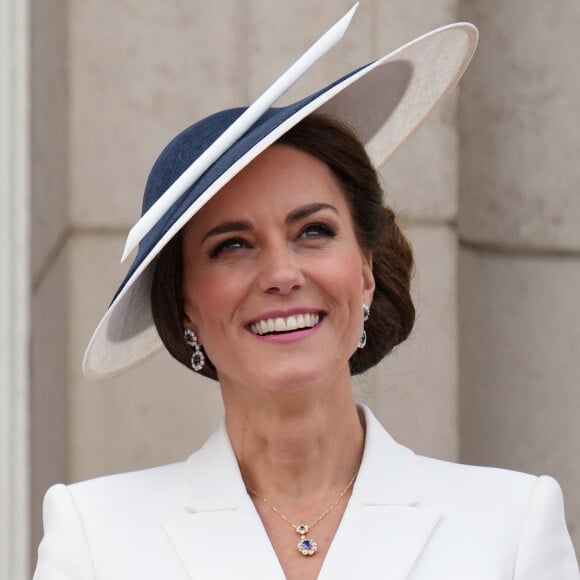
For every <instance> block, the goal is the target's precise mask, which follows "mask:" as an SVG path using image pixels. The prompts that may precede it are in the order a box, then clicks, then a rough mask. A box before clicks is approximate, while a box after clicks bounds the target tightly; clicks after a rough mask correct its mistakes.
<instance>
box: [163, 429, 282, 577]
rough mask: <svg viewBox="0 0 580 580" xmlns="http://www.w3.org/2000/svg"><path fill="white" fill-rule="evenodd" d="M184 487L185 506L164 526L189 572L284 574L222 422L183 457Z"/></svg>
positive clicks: (209, 574)
mask: <svg viewBox="0 0 580 580" xmlns="http://www.w3.org/2000/svg"><path fill="white" fill-rule="evenodd" d="M183 492H184V497H185V505H184V509H183V511H182V512H181V513H178V514H176V515H175V516H174V517H171V518H167V519H165V521H164V522H163V526H164V528H165V530H166V532H167V534H168V536H169V538H170V540H171V542H172V543H173V545H174V547H175V549H176V551H177V554H178V555H179V557H180V559H181V561H182V563H183V566H184V568H185V570H186V571H187V573H188V575H189V576H190V577H191V578H203V579H204V580H205V579H213V578H215V579H223V578H268V579H272V580H276V579H280V580H283V578H284V574H283V572H282V568H281V567H280V564H279V562H278V559H277V558H276V554H275V552H274V550H273V548H272V545H271V544H270V541H269V538H268V536H267V534H266V531H265V530H264V527H263V525H262V522H261V520H260V518H259V516H258V514H257V512H256V510H255V508H254V505H253V503H252V501H251V499H250V498H249V496H248V494H247V492H246V488H245V486H244V483H243V481H242V478H241V475H240V471H239V468H238V464H237V461H236V458H235V455H234V452H233V450H232V447H231V443H230V441H229V437H228V434H227V431H226V428H225V425H223V424H222V426H221V427H220V429H219V430H218V431H217V432H216V433H214V434H213V435H212V436H211V437H210V438H209V439H208V440H207V442H206V443H205V445H204V446H203V447H202V448H201V449H200V450H199V451H197V452H196V453H194V454H193V455H192V456H191V457H190V458H189V459H188V460H187V463H186V475H185V478H184V490H183Z"/></svg>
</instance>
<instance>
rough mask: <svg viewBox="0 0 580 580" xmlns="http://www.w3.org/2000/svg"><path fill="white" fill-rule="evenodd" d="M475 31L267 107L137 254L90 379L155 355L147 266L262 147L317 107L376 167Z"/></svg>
mask: <svg viewBox="0 0 580 580" xmlns="http://www.w3.org/2000/svg"><path fill="white" fill-rule="evenodd" d="M477 36H478V33H477V29H476V28H475V27H474V26H473V25H471V24H468V23H456V24H451V25H448V26H445V27H443V28H439V29H437V30H434V31H432V32H430V33H427V34H425V35H423V36H421V37H419V38H417V39H415V40H413V41H411V42H409V43H408V44H405V45H404V46H402V47H400V48H399V49H397V50H395V51H393V52H392V53H390V54H388V55H387V56H385V57H383V58H381V59H379V60H376V61H374V62H372V63H370V64H368V65H366V66H364V67H362V68H360V69H358V70H357V71H355V72H353V73H351V74H349V75H347V76H346V77H344V78H342V79H340V80H339V81H337V82H335V83H333V84H331V85H329V86H328V87H326V88H324V89H322V90H321V91H319V92H317V93H314V94H313V95H310V96H308V97H306V98H304V99H302V100H301V101H299V102H297V103H294V104H293V105H289V106H288V107H283V108H280V109H272V110H271V111H269V113H268V114H266V115H265V116H264V119H263V120H262V119H261V120H260V121H258V123H256V125H254V126H253V127H252V128H251V129H250V130H249V131H248V132H247V134H245V135H243V136H242V137H241V138H240V139H239V140H238V141H237V142H236V143H235V144H234V145H233V146H232V147H231V148H230V149H229V150H228V151H226V153H224V155H223V156H222V158H220V159H219V160H218V161H217V162H216V164H215V165H216V167H212V171H209V170H208V172H206V174H205V175H204V179H203V180H199V183H196V184H194V185H193V186H192V190H196V189H197V191H195V194H194V195H187V194H186V195H184V196H183V198H182V199H180V200H179V201H178V203H176V204H175V205H174V207H172V209H171V211H170V212H168V215H167V216H165V217H164V219H163V223H160V224H159V225H158V227H155V228H154V229H153V230H152V231H151V232H150V233H149V234H148V236H147V237H146V238H145V239H143V241H142V242H141V244H140V247H139V252H138V254H137V257H136V258H135V260H134V262H133V264H132V266H131V268H130V270H129V273H128V274H127V276H126V278H125V280H124V281H123V283H122V284H121V286H120V288H119V290H118V291H117V294H116V296H115V298H114V299H113V301H112V303H111V305H110V306H109V309H108V310H107V312H106V313H105V315H104V316H103V318H102V319H101V321H100V323H99V325H98V326H97V328H96V330H95V332H94V334H93V336H92V338H91V340H90V342H89V345H88V347H87V350H86V352H85V357H84V360H83V372H84V374H85V376H86V377H87V378H90V379H104V378H107V377H110V376H114V375H116V374H119V373H121V372H124V371H126V370H128V369H129V368H131V367H133V366H135V365H138V364H140V363H141V362H143V361H144V360H145V359H147V358H148V357H150V356H151V355H153V354H155V353H156V352H158V351H159V350H160V349H161V347H162V343H161V339H160V338H159V335H158V333H157V330H156V328H155V325H154V323H153V318H152V313H151V302H150V290H151V280H152V275H153V267H152V263H153V262H154V260H155V258H156V257H157V256H158V255H159V252H160V251H161V250H162V249H163V247H164V246H165V245H166V244H167V243H168V242H169V240H170V239H171V238H173V237H174V236H175V235H176V233H177V232H178V231H179V230H180V229H181V228H182V227H183V226H184V225H185V224H186V223H187V222H188V221H189V220H190V219H191V218H192V217H193V216H194V215H195V214H196V213H197V212H198V211H199V210H200V209H201V208H202V207H203V206H204V205H205V204H206V203H207V202H208V201H209V200H210V199H211V198H212V197H213V196H214V195H215V194H216V193H218V192H219V191H220V189H222V188H223V187H224V185H225V184H226V183H228V182H229V181H230V180H231V179H232V178H233V177H234V176H235V175H237V174H238V173H239V172H240V171H241V170H242V169H243V168H244V167H246V166H247V165H248V164H249V163H250V162H251V161H252V160H253V159H255V158H256V157H257V156H258V155H259V154H260V153H262V152H263V151H264V150H265V149H266V148H267V147H269V146H270V145H272V144H273V143H274V142H275V141H277V140H278V139H279V138H280V137H281V136H282V135H284V134H285V133H286V132H287V131H289V130H290V129H291V128H292V127H294V126H295V125H297V124H298V123H299V122H300V121H301V120H302V119H304V118H305V117H307V116H308V115H310V114H312V113H314V112H316V113H320V114H324V115H329V116H332V117H334V118H336V119H338V120H339V121H341V122H343V123H345V124H346V125H348V126H350V127H351V128H352V129H353V130H354V131H355V132H356V133H357V135H358V136H359V138H360V140H361V141H362V142H363V144H364V145H365V148H366V150H367V153H368V155H369V157H370V159H371V162H372V163H373V165H374V166H375V167H377V168H378V167H380V166H381V165H382V164H383V163H384V162H385V160H386V159H387V158H388V157H389V156H390V155H391V154H392V153H393V152H394V151H395V149H396V148H397V147H398V146H399V145H400V144H401V143H402V142H403V141H404V140H405V139H406V138H407V137H408V136H409V135H410V134H411V133H412V132H413V131H414V130H415V129H416V128H417V127H418V126H419V124H420V123H421V122H422V121H423V119H424V118H425V117H426V116H427V115H428V113H429V112H430V111H431V110H432V109H433V107H434V106H435V105H436V104H437V102H438V101H439V100H440V99H441V98H443V97H444V96H445V95H446V94H447V93H449V91H451V90H452V89H453V88H454V87H455V85H456V84H457V82H458V81H459V79H460V78H461V75H462V74H463V72H464V71H465V69H466V68H467V66H468V64H469V62H470V61H471V58H472V56H473V53H474V51H475V47H476V45H477Z"/></svg>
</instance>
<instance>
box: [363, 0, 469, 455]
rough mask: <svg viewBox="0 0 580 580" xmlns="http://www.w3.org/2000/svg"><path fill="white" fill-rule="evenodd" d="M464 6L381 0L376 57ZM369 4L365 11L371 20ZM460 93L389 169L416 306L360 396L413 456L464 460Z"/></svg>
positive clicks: (389, 196)
mask: <svg viewBox="0 0 580 580" xmlns="http://www.w3.org/2000/svg"><path fill="white" fill-rule="evenodd" d="M456 8H457V2H456V1H455V0H437V1H435V2H428V3H425V2H408V1H406V0H397V1H393V2H376V3H375V10H376V13H375V14H374V15H373V16H372V22H371V25H372V30H373V36H372V37H371V38H373V39H374V40H373V46H372V51H373V56H375V57H376V56H379V55H383V54H386V53H387V52H388V51H389V50H391V49H394V48H397V47H398V46H400V45H401V44H403V43H404V42H407V41H408V40H411V39H412V38H414V37H416V36H419V35H420V34H423V33H425V32H427V31H429V30H431V29H433V28H436V27H438V26H441V25H444V24H448V23H449V22H453V21H455V20H456ZM367 9H368V5H367V4H362V5H361V8H360V10H361V11H364V12H366V11H367ZM457 95H458V91H455V92H454V93H453V94H452V95H451V96H450V97H448V98H447V99H446V100H445V101H444V102H443V103H442V104H441V105H439V106H438V107H437V108H436V109H435V110H434V111H433V113H432V114H431V116H430V117H429V118H428V119H427V121H426V122H425V124H424V125H423V126H422V127H420V128H419V129H418V131H417V132H416V133H415V134H413V135H412V136H411V137H410V138H409V140H408V142H407V143H405V144H404V145H403V146H402V147H401V148H400V149H399V150H398V151H397V152H396V153H395V154H394V155H393V156H392V157H391V158H390V159H389V160H388V161H387V162H386V164H385V165H384V167H383V169H382V175H383V182H384V187H385V192H386V200H387V202H388V203H389V204H391V205H392V206H393V207H394V209H395V211H396V212H397V213H398V216H399V220H400V221H401V223H402V224H403V226H404V231H405V233H406V235H407V236H408V237H409V238H410V240H411V243H412V244H413V249H414V252H415V259H416V263H417V266H416V272H415V276H414V279H413V297H414V301H415V306H416V308H417V319H416V324H415V328H414V329H413V332H412V333H411V336H410V337H409V339H408V340H407V341H406V342H405V343H403V344H402V345H401V346H400V347H397V348H396V349H395V351H394V352H393V353H392V354H391V355H390V356H389V357H387V358H386V359H385V361H383V363H381V364H380V365H379V366H378V367H377V368H375V369H373V370H371V371H369V373H367V376H366V377H365V378H364V379H363V381H362V383H361V384H360V386H359V392H360V396H359V398H360V399H361V400H363V401H365V402H367V403H368V404H369V406H371V408H372V409H373V410H374V411H375V412H376V413H377V415H378V416H379V418H380V419H381V420H382V421H383V423H384V424H385V426H386V427H387V429H389V431H390V432H391V433H392V435H393V436H394V437H395V438H396V439H398V440H399V441H400V442H402V443H404V444H406V445H409V446H410V447H411V448H413V449H414V450H415V451H417V452H419V453H423V454H425V455H432V456H435V457H440V458H443V459H451V460H456V459H458V457H459V433H458V408H457V399H458V351H457V315H456V302H457V300H456V299H457V294H456V286H457V232H456V227H455V224H456V222H457V195H458V181H457V177H458V159H457V154H458V129H457V124H456V104H457Z"/></svg>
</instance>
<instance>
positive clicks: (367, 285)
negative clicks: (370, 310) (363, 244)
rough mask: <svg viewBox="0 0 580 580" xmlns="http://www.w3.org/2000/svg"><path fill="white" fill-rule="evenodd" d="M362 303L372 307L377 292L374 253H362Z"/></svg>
mask: <svg viewBox="0 0 580 580" xmlns="http://www.w3.org/2000/svg"><path fill="white" fill-rule="evenodd" d="M361 254H362V272H361V283H362V302H363V304H366V305H367V306H369V307H370V305H371V303H372V301H373V293H374V291H375V277H374V275H373V253H372V252H371V251H370V250H365V251H363V252H362V253H361Z"/></svg>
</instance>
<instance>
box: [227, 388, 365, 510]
mask: <svg viewBox="0 0 580 580" xmlns="http://www.w3.org/2000/svg"><path fill="white" fill-rule="evenodd" d="M347 382H348V384H345V385H342V386H337V385H334V387H333V388H328V389H314V390H311V391H310V392H309V393H308V396H305V393H304V392H302V390H301V389H297V390H295V391H292V390H288V391H286V392H285V393H284V394H283V395H281V394H280V393H273V392H259V393H256V392H255V391H253V392H252V391H250V392H248V391H246V392H245V396H242V397H234V396H231V393H229V395H230V396H228V393H224V401H225V404H226V420H227V427H228V432H229V435H230V438H231V441H232V446H233V448H234V452H235V454H236V457H237V459H238V463H239V465H240V469H241V472H242V476H243V477H244V481H245V482H246V485H247V486H248V488H249V489H251V490H253V492H254V493H255V494H256V495H257V496H259V497H261V498H266V499H267V501H268V502H269V503H271V504H274V505H279V506H284V507H285V509H287V510H289V511H293V512H294V513H296V512H304V516H306V515H308V512H310V511H313V512H315V511H316V510H318V509H321V506H324V505H325V504H326V503H328V502H329V498H330V499H332V498H333V497H334V496H335V495H336V494H338V493H339V492H340V490H342V489H343V488H344V486H345V485H346V484H347V483H348V482H349V481H350V480H351V478H352V477H353V474H355V473H356V472H357V471H358V467H359V465H360V461H361V458H362V452H363V447H364V428H363V426H362V424H361V420H360V418H359V415H358V411H357V408H356V405H355V402H354V398H353V395H352V387H351V385H350V377H348V381H347ZM232 399H235V400H232ZM296 515H297V516H300V517H302V513H297V514H296Z"/></svg>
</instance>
